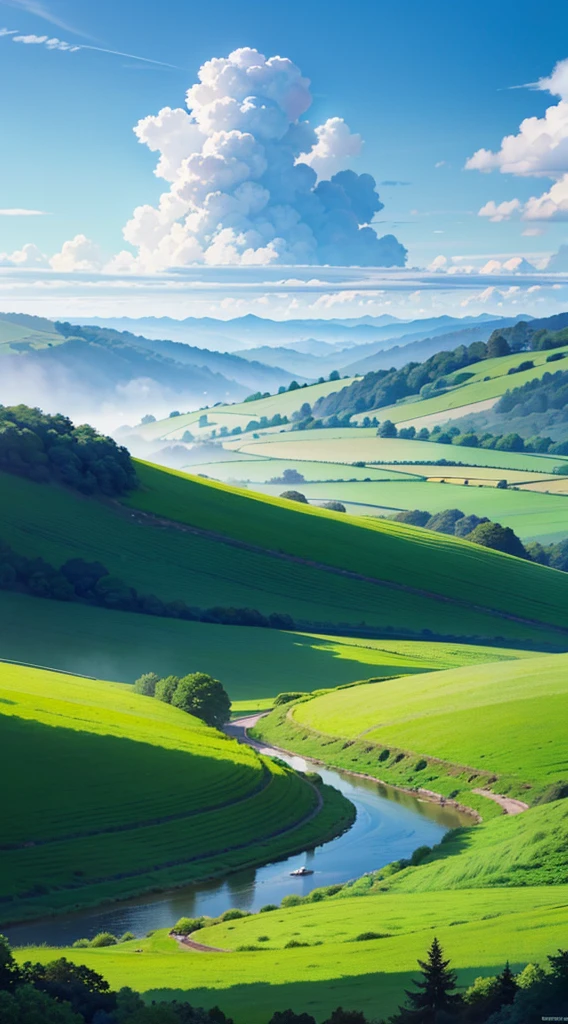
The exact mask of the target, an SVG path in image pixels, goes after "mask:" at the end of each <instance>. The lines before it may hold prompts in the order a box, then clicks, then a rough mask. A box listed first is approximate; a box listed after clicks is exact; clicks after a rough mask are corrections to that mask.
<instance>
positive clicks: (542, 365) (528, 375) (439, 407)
mask: <svg viewBox="0 0 568 1024" xmlns="http://www.w3.org/2000/svg"><path fill="white" fill-rule="evenodd" d="M555 352H562V353H564V355H565V356H566V355H568V346H564V347H562V348H558V349H555ZM549 355H550V352H549V351H544V352H517V353H515V354H514V355H508V356H501V357H500V358H498V359H484V360H483V361H482V362H481V363H477V364H475V365H474V366H472V367H471V372H472V373H473V376H472V377H471V378H470V380H468V381H467V382H466V383H465V384H460V385H458V386H457V387H450V390H448V391H445V392H444V393H443V394H441V395H436V396H434V397H432V398H425V399H420V398H417V399H416V400H415V401H408V400H407V401H406V402H400V403H398V404H397V405H391V406H385V407H383V408H382V409H381V411H380V415H379V418H380V419H381V420H386V419H389V420H392V421H393V423H414V424H415V425H416V426H417V427H420V426H422V425H423V424H422V423H420V422H419V421H420V419H421V418H422V417H424V416H430V415H432V414H433V413H445V412H451V413H452V415H453V417H454V418H455V417H456V415H462V414H461V413H458V412H456V410H460V409H461V408H462V407H465V406H470V405H472V404H475V403H478V402H487V401H490V400H492V399H497V398H499V397H500V396H501V395H504V394H505V392H506V391H508V390H511V389H512V388H518V387H520V386H521V385H522V384H525V383H526V382H527V381H529V380H535V379H537V378H539V377H542V376H543V374H545V373H549V372H553V371H554V370H557V369H558V366H559V365H560V366H562V365H563V364H562V363H560V364H557V363H553V364H550V363H547V361H546V360H547V358H548V356H549ZM527 361H530V362H532V363H534V367H533V368H532V369H529V370H522V371H521V372H520V373H515V374H511V375H509V371H510V370H511V369H512V368H514V367H517V366H519V365H520V364H521V363H524V362H527ZM455 376H457V374H452V375H451V376H450V377H448V384H450V385H451V383H452V378H453V377H455ZM486 378H489V379H486ZM471 411H474V410H471ZM364 415H365V414H356V415H355V416H354V417H353V418H354V420H355V421H358V420H362V419H363V416H364Z"/></svg>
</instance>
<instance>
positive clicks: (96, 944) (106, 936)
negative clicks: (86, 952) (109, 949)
mask: <svg viewBox="0 0 568 1024" xmlns="http://www.w3.org/2000/svg"><path fill="white" fill-rule="evenodd" d="M117 942H118V939H117V937H116V935H113V934H112V933H111V932H99V934H98V935H95V937H94V939H91V942H90V946H91V949H100V948H101V947H102V946H116V944H117Z"/></svg>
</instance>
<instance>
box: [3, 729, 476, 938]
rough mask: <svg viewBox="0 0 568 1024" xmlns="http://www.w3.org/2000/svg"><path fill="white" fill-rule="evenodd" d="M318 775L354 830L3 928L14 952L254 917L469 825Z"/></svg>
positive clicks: (425, 805) (339, 775) (455, 816)
mask: <svg viewBox="0 0 568 1024" xmlns="http://www.w3.org/2000/svg"><path fill="white" fill-rule="evenodd" d="M231 731H233V730H231ZM237 731H238V730H234V732H233V734H236V733H237ZM261 749H262V751H263V752H264V753H273V754H275V755H277V756H278V757H280V758H282V759H283V760H286V761H287V762H288V763H289V764H291V765H292V767H293V768H297V769H299V770H300V771H306V770H308V771H309V770H313V768H314V766H313V765H310V764H308V763H307V762H306V761H305V760H304V759H303V758H301V757H296V756H293V755H285V754H283V753H282V752H281V751H278V750H271V749H270V748H268V747H264V746H263V747H261ZM316 770H317V771H318V772H319V774H320V775H321V776H322V779H323V781H324V782H326V783H328V784H329V785H331V786H335V788H336V789H339V790H341V792H342V793H344V794H345V796H346V797H348V798H349V800H351V801H352V803H353V804H354V805H355V807H356V809H357V817H356V820H355V822H354V823H353V825H352V826H351V828H349V829H348V830H347V831H346V832H344V833H343V835H341V836H338V837H337V838H336V839H332V840H331V841H330V842H328V843H324V844H323V845H322V846H318V847H316V848H315V849H311V850H306V851H305V852H304V853H301V854H298V855H295V856H292V857H287V858H286V859H285V860H280V861H277V862H275V863H272V864H265V865H264V867H259V868H246V869H243V870H241V871H235V872H234V873H233V874H231V875H228V876H226V877H225V878H220V879H217V880H216V881H211V882H203V883H200V884H196V885H191V886H187V887H186V888H183V889H175V890H173V891H169V892H165V893H160V894H158V895H157V894H155V893H154V894H152V895H149V896H146V897H137V898H136V899H135V900H128V901H125V902H121V903H115V904H112V905H109V906H107V907H102V908H99V909H96V910H87V911H80V912H77V913H73V914H66V915H64V916H61V917H54V918H49V919H46V920H41V921H34V922H27V923H25V924H18V925H13V926H7V927H6V928H4V929H3V931H4V932H5V934H6V935H7V937H8V939H9V941H10V942H11V943H12V944H13V945H14V946H23V945H32V944H33V945H38V944H41V943H47V944H48V945H51V946H66V945H70V944H71V943H73V942H74V941H75V939H78V938H92V937H93V936H94V935H96V934H97V933H98V932H101V931H110V932H112V933H113V934H114V935H121V934H123V933H124V932H126V931H130V932H134V934H135V935H136V936H141V935H145V934H146V933H147V932H148V931H150V930H151V929H156V928H170V927H171V926H172V925H173V924H174V923H175V922H176V921H177V919H178V918H179V917H182V916H186V917H197V916H199V915H201V914H208V915H211V916H217V915H218V914H220V913H222V912H223V911H224V910H227V909H228V908H229V907H239V908H240V909H242V910H252V911H254V910H258V909H259V908H260V907H262V906H263V905H264V904H266V903H279V902H280V900H281V899H282V897H283V896H286V895H287V894H288V893H298V894H299V895H302V896H305V895H306V894H307V893H309V892H310V891H311V890H312V889H315V888H317V887H319V886H322V885H331V884H332V883H335V882H346V881H348V880H349V879H354V878H358V877H360V876H361V875H363V874H365V872H368V871H374V870H377V869H378V868H381V867H383V866H384V865H385V864H388V863H389V862H390V861H393V860H398V859H399V858H400V857H408V856H409V855H410V854H411V853H412V852H413V850H415V849H416V848H417V847H418V846H422V845H423V844H426V845H428V846H432V845H433V844H434V843H437V842H439V841H440V839H441V838H442V836H443V835H444V833H445V832H447V831H448V829H451V828H456V827H457V826H459V825H464V824H471V818H468V817H467V816H466V815H463V814H460V813H459V812H458V811H456V810H454V809H453V808H449V807H440V805H439V804H436V803H432V802H431V801H428V800H420V799H418V798H417V797H415V796H414V795H412V794H409V793H404V792H401V791H400V790H397V789H394V788H393V787H391V786H385V785H383V784H382V783H379V782H374V781H371V780H369V779H365V778H360V777H359V776H356V775H353V774H350V773H349V772H342V771H338V770H336V769H332V768H321V767H320V766H319V765H318V766H317V769H316ZM304 864H305V865H306V867H308V868H310V869H311V870H312V871H313V874H312V875H308V876H305V877H303V878H292V877H291V876H290V872H291V871H293V870H294V869H295V868H297V867H300V866H301V865H304Z"/></svg>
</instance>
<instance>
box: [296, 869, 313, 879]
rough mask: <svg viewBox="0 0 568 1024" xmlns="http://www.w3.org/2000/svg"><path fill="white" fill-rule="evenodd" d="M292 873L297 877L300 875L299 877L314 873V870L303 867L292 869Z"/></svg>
mask: <svg viewBox="0 0 568 1024" xmlns="http://www.w3.org/2000/svg"><path fill="white" fill-rule="evenodd" d="M290 874H291V875H295V876H296V877H299V878H304V876H305V875H313V871H312V870H311V869H310V868H306V867H301V868H296V870H295V871H291V872H290Z"/></svg>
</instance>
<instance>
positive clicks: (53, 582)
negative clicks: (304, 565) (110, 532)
mask: <svg viewBox="0 0 568 1024" xmlns="http://www.w3.org/2000/svg"><path fill="white" fill-rule="evenodd" d="M0 590H15V591H18V592H20V593H24V594H30V595H32V596H34V597H46V598H52V599H54V600H56V601H77V602H80V603H81V604H91V605H98V606H99V607H102V608H110V609H114V610H115V611H126V612H139V613H141V614H143V615H157V616H162V617H165V618H171V619H186V620H188V621H191V622H211V623H216V624H217V625H224V626H257V627H261V628H263V629H294V628H295V623H294V620H293V619H292V618H291V616H290V615H287V614H284V613H279V612H273V613H271V614H269V615H264V614H263V613H262V612H259V611H258V610H257V609H256V608H225V607H222V606H217V607H214V608H197V607H194V606H190V605H188V604H186V602H185V601H182V600H177V601H163V600H162V599H161V598H159V597H157V596H156V595H155V594H139V593H138V591H137V590H136V589H135V588H134V587H131V586H129V585H128V584H127V583H126V582H125V581H124V580H123V579H121V578H120V577H119V576H115V575H114V574H112V573H109V571H108V569H107V568H106V567H105V566H104V565H103V564H102V563H101V562H86V561H84V559H82V558H71V559H69V561H67V562H65V563H64V564H63V565H62V566H61V567H60V568H59V569H57V568H55V566H53V565H51V564H50V563H49V562H46V561H45V559H43V558H28V557H26V556H25V555H20V554H18V552H16V551H14V550H13V548H11V547H10V545H9V544H7V543H6V542H4V541H2V540H1V539H0Z"/></svg>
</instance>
